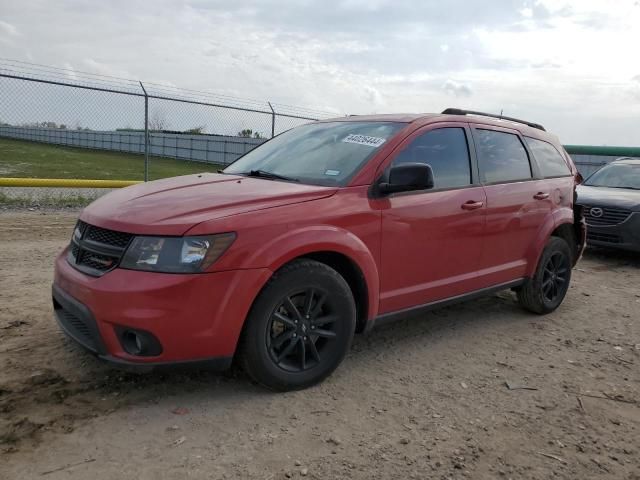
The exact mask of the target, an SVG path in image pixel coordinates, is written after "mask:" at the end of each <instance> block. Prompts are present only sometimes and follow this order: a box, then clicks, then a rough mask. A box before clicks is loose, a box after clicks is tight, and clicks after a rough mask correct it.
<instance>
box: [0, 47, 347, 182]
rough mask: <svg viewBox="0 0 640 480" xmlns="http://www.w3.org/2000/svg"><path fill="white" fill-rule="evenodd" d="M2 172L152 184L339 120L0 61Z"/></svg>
mask: <svg viewBox="0 0 640 480" xmlns="http://www.w3.org/2000/svg"><path fill="white" fill-rule="evenodd" d="M0 92H2V95H0V177H30V178H90V179H122V180H153V179H157V178H163V177H168V176H174V175H180V174H188V173H193V172H201V171H215V170H216V169H218V168H221V167H223V166H224V165H228V164H229V163H232V162H233V161H235V160H236V159H237V158H238V157H239V156H240V155H242V154H244V153H246V152H248V151H249V150H251V149H252V148H254V147H255V146H256V145H259V144H260V143H262V142H264V141H265V140H266V139H269V138H271V137H273V136H274V135H277V134H279V133H281V132H283V131H286V130H288V129H290V128H292V127H295V126H298V125H301V124H304V123H308V122H311V121H314V120H318V119H325V118H330V117H335V116H338V114H337V113H335V112H333V113H332V112H325V111H318V110H312V109H306V108H301V107H295V106H290V105H283V104H277V103H270V102H262V101H258V100H246V99H239V98H235V97H230V96H224V95H216V94H212V93H209V92H203V91H196V90H186V89H179V88H176V87H172V86H166V85H160V84H156V83H151V82H141V81H137V80H129V79H124V78H118V77H113V76H106V75H98V74H92V73H81V72H77V71H74V70H69V69H62V68H55V67H48V66H44V65H38V64H33V63H26V62H19V61H14V60H2V59H0Z"/></svg>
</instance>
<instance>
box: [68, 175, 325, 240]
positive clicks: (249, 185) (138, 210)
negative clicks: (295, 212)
mask: <svg viewBox="0 0 640 480" xmlns="http://www.w3.org/2000/svg"><path fill="white" fill-rule="evenodd" d="M336 190H337V189H336V188H334V187H320V186H314V185H302V184H299V183H293V182H282V181H274V180H266V179H260V178H250V177H244V176H237V175H219V174H213V173H202V174H197V175H185V176H182V177H173V178H166V179H163V180H156V181H154V182H147V183H141V184H138V185H134V186H131V187H127V188H123V189H121V190H116V191H113V192H111V193H108V194H107V195H104V196H102V197H100V198H99V199H97V200H96V201H95V202H93V203H92V204H91V205H89V206H88V207H87V208H85V209H84V210H83V212H82V214H81V215H80V219H81V220H82V221H84V222H87V223H90V224H92V225H97V226H100V227H103V228H108V229H111V230H118V231H123V232H129V233H137V234H154V235H182V234H184V233H185V232H186V231H187V230H189V229H190V228H192V227H194V226H195V225H197V224H198V223H201V222H204V221H208V220H215V219H217V218H222V217H228V216H230V215H237V214H241V213H247V212H251V211H256V210H264V209H267V208H273V207H279V206H282V205H288V204H292V203H299V202H307V201H310V200H317V199H320V198H325V197H328V196H330V195H333V194H334V193H335V192H336Z"/></svg>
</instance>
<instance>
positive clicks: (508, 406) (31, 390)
mask: <svg viewBox="0 0 640 480" xmlns="http://www.w3.org/2000/svg"><path fill="white" fill-rule="evenodd" d="M76 216H77V211H66V212H65V211H49V212H40V211H26V210H22V211H9V210H3V211H0V478H2V479H3V480H4V479H21V480H23V479H30V478H47V479H52V480H55V479H87V478H91V479H94V480H99V479H112V478H120V479H141V480H144V479H157V478H167V479H173V478H175V479H184V478H198V479H199V478H212V479H215V478H261V479H271V478H274V479H279V478H283V479H284V478H301V477H307V478H323V479H324V478H350V479H351V478H353V479H388V478H403V479H405V478H436V479H440V478H442V479H447V478H474V479H477V478H478V479H485V478H505V479H507V478H513V479H516V478H517V479H520V478H536V479H548V478H566V479H589V478H615V479H640V256H637V255H636V256H634V255H630V254H622V253H615V252H613V253H612V252H605V251H589V252H588V253H587V255H586V256H585V258H584V259H583V260H582V261H581V263H580V264H579V265H578V267H577V269H576V270H574V279H573V283H572V288H571V290H570V292H569V295H568V297H567V299H566V300H565V302H564V304H563V305H562V306H561V307H560V309H559V310H557V311H556V312H555V313H553V314H551V315H549V316H546V317H538V316H534V315H531V314H529V313H526V312H524V311H523V310H521V309H520V308H519V306H518V305H517V303H516V302H515V297H514V295H513V294H512V293H510V292H504V293H500V294H498V295H494V296H492V297H488V298H485V299H481V300H478V301H474V302H471V303H467V304H464V305H458V306H454V307H449V308H446V309H443V310H439V311H435V312H433V313H431V314H429V315H427V316H425V317H423V318H413V319H407V320H402V321H400V322H398V323H395V324H392V325H388V326H386V327H381V328H379V329H377V330H374V331H373V332H372V334H371V335H369V336H365V337H363V336H359V337H356V340H355V342H354V345H353V348H352V350H351V352H350V354H349V355H348V357H347V358H346V360H345V362H344V363H343V364H342V366H341V367H340V368H339V369H338V371H337V372H335V374H334V375H333V376H331V377H330V378H329V379H328V380H327V381H325V382H324V383H323V384H322V385H319V386H317V387H314V388H311V389H309V390H305V391H301V392H295V393H287V394H274V393H269V392H266V391H264V390H262V389H260V388H258V387H256V386H254V385H252V384H251V383H250V382H249V381H248V380H247V379H246V378H245V377H244V376H243V375H242V374H241V373H237V372H235V373H234V372H232V373H230V374H225V375H220V374H214V373H210V372H197V371H175V372H168V373H167V372H165V373H152V374H146V375H138V374H132V373H124V372H121V371H118V370H114V369H111V368H110V367H108V366H106V365H103V364H102V363H100V362H99V361H97V360H95V359H94V358H93V357H91V356H89V355H88V354H86V353H85V352H83V351H82V350H81V349H80V348H78V347H76V346H75V345H73V344H72V343H71V342H70V341H69V340H67V339H65V337H64V336H63V335H62V334H61V333H60V331H59V330H58V327H57V326H56V324H55V321H54V320H53V315H52V310H51V300H50V283H51V280H52V264H53V259H54V256H55V255H56V254H57V253H58V252H59V251H60V250H61V249H62V248H63V247H64V246H65V244H67V242H68V240H69V237H70V234H71V229H72V226H73V224H74V221H75V217H76ZM507 383H508V384H509V385H511V387H512V388H515V389H509V388H508V387H507ZM518 387H526V388H518Z"/></svg>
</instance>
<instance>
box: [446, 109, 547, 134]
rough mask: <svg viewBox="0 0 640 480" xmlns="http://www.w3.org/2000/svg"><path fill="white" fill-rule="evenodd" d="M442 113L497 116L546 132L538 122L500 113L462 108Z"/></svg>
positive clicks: (500, 118)
mask: <svg viewBox="0 0 640 480" xmlns="http://www.w3.org/2000/svg"><path fill="white" fill-rule="evenodd" d="M442 114H443V115H481V116H483V117H491V118H497V119H499V120H508V121H510V122H516V123H523V124H524V125H528V126H530V127H533V128H537V129H538V130H542V131H544V132H546V130H545V128H544V127H543V126H542V125H540V124H539V123H533V122H527V121H526V120H520V119H518V118H513V117H503V116H502V115H494V114H493V113H484V112H475V111H473V110H462V109H460V108H447V109H446V110H443V112H442Z"/></svg>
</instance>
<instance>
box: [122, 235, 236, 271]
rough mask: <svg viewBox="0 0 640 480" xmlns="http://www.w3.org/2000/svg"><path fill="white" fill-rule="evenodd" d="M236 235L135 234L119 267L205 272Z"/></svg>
mask: <svg viewBox="0 0 640 480" xmlns="http://www.w3.org/2000/svg"><path fill="white" fill-rule="evenodd" d="M235 239H236V234H235V233H221V234H219V235H207V236H198V237H164V238H163V237H135V238H134V239H133V241H132V242H131V244H130V245H129V248H127V251H126V252H125V254H124V257H122V261H121V262H120V267H121V268H129V269H132V270H147V271H152V272H165V273H197V272H203V271H205V270H206V269H207V268H209V267H210V266H211V265H212V264H213V262H215V261H216V260H217V259H218V258H220V256H221V255H222V254H223V253H224V252H225V251H226V250H227V248H229V246H230V245H231V244H232V243H233V241H234V240H235Z"/></svg>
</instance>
